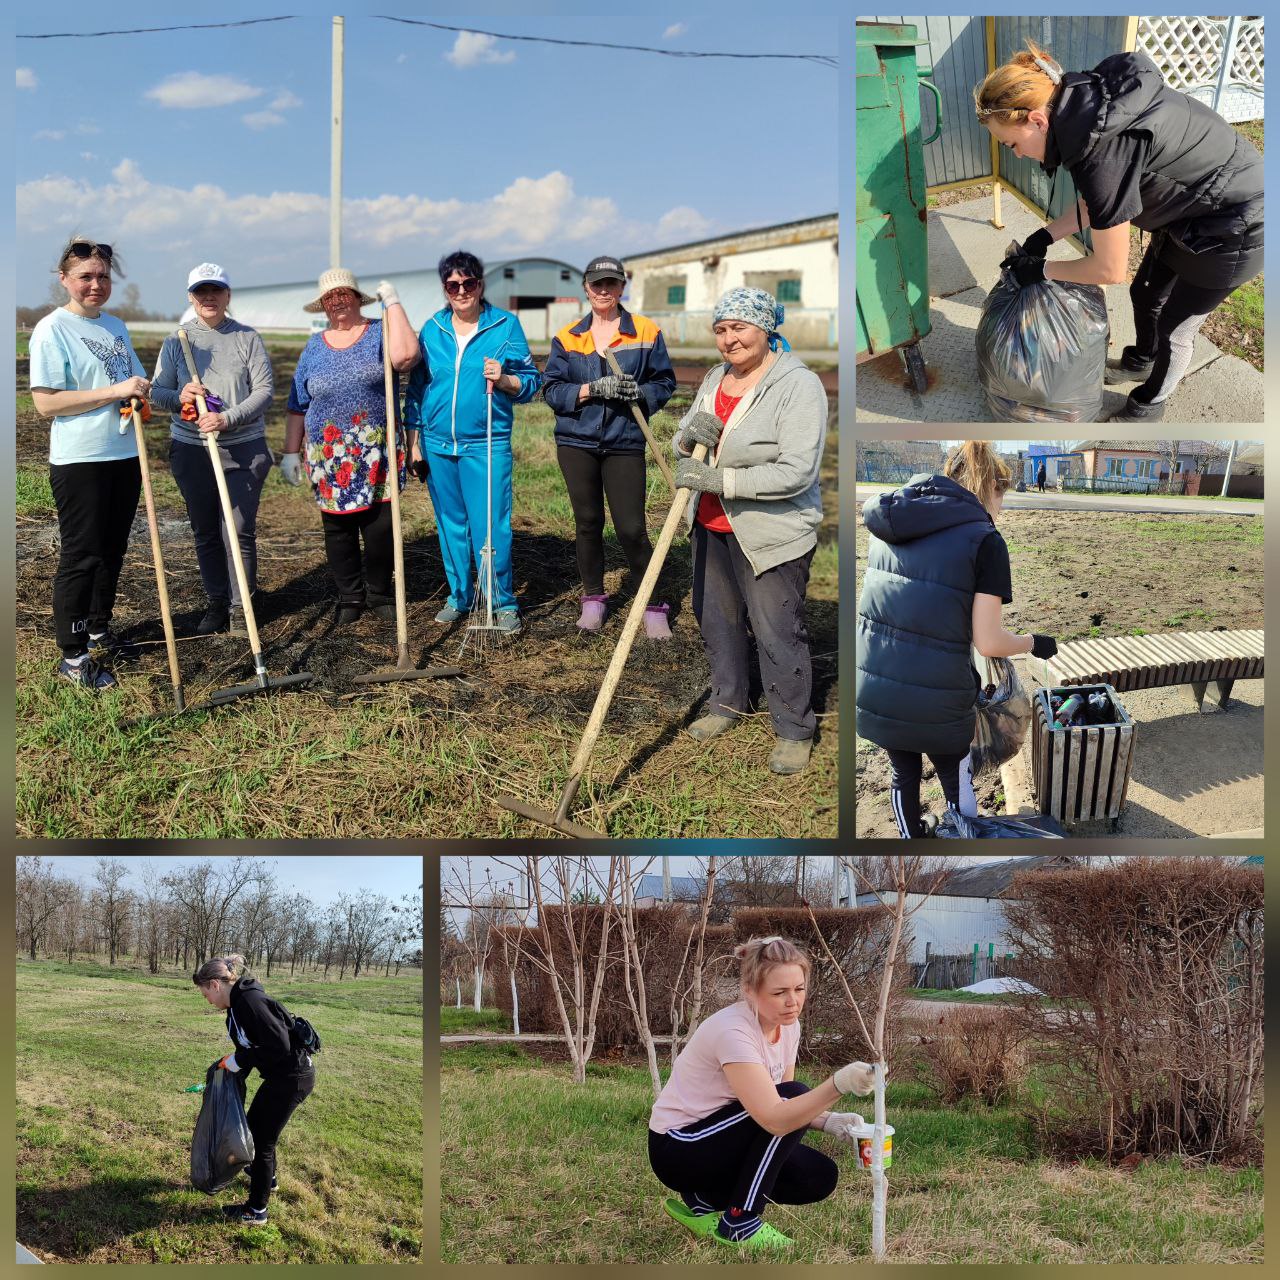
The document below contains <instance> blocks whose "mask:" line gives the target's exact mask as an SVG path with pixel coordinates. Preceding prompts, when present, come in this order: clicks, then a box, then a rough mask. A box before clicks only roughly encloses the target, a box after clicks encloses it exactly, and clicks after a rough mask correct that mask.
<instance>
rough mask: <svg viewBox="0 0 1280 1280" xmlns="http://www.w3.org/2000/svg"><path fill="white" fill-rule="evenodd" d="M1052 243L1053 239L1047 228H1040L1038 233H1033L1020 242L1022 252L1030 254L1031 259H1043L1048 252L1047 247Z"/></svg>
mask: <svg viewBox="0 0 1280 1280" xmlns="http://www.w3.org/2000/svg"><path fill="white" fill-rule="evenodd" d="M1052 243H1053V237H1052V236H1051V235H1050V234H1049V228H1048V227H1041V228H1040V230H1039V231H1033V232H1032V233H1031V235H1029V236H1028V237H1027V238H1026V239H1025V240H1024V241H1023V242H1022V252H1023V253H1025V254H1030V256H1031V257H1033V258H1043V257H1044V256H1045V254H1046V253H1048V252H1049V246H1050V245H1051V244H1052Z"/></svg>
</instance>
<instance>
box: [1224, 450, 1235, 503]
mask: <svg viewBox="0 0 1280 1280" xmlns="http://www.w3.org/2000/svg"><path fill="white" fill-rule="evenodd" d="M1238 443H1239V442H1238V441H1236V440H1233V441H1232V442H1231V448H1230V449H1229V450H1228V451H1227V465H1226V468H1225V469H1224V470H1223V473H1222V496H1223V497H1224V498H1225V497H1226V496H1227V486H1228V485H1229V484H1230V483H1231V468H1232V467H1233V466H1234V465H1235V460H1236V445H1237V444H1238Z"/></svg>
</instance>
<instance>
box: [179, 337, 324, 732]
mask: <svg viewBox="0 0 1280 1280" xmlns="http://www.w3.org/2000/svg"><path fill="white" fill-rule="evenodd" d="M178 341H179V342H180V343H181V344H182V355H183V358H184V359H185V360H186V362H187V376H188V377H189V378H190V379H191V381H192V382H199V381H200V375H199V374H198V373H197V372H196V361H195V357H194V356H193V355H192V354H191V341H190V339H189V338H188V337H187V331H186V330H185V329H181V328H180V329H179V330H178ZM196 407H197V408H198V409H199V410H200V412H201V414H202V415H203V414H205V413H207V412H208V411H209V408H208V405H207V404H206V403H205V398H204V396H202V395H197V396H196ZM203 434H204V440H205V444H206V446H207V447H208V449H209V462H210V463H211V464H212V466H213V478H214V480H215V481H216V483H217V486H218V500H219V501H220V502H221V503H222V520H223V523H224V524H225V525H226V528H227V544H228V545H229V546H230V548H231V563H232V564H233V565H234V566H235V571H236V585H237V586H238V587H239V588H240V600H241V602H242V603H243V605H244V624H245V630H246V631H248V633H249V649H250V651H251V652H252V653H253V670H254V676H255V679H254V681H253V682H252V683H250V684H237V685H232V686H231V687H230V688H228V689H217V690H215V691H214V692H213V693H211V694H210V695H209V705H210V706H214V707H220V706H225V705H226V704H227V703H228V702H234V701H235V700H236V699H237V698H248V697H252V696H253V695H254V694H259V693H271V692H273V691H275V690H277V689H293V688H297V687H298V686H299V685H305V684H310V683H311V681H312V680H314V679H315V676H314V675H313V674H312V673H311V672H310V671H299V672H296V673H295V674H293V675H288V676H268V675H267V666H266V663H265V662H264V661H263V659H262V642H261V641H260V640H259V638H258V622H257V619H256V618H255V617H254V614H253V601H252V599H250V597H249V575H248V574H247V573H246V572H245V568H244V556H243V555H242V554H241V551H240V538H239V536H238V535H237V534H236V518H235V513H234V512H233V511H232V509H231V495H230V493H228V492H227V477H226V476H225V475H224V474H223V471H222V455H221V454H220V453H219V452H218V441H217V438H216V433H215V432H212V431H207V432H204V433H203Z"/></svg>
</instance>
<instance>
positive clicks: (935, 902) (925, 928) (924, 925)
mask: <svg viewBox="0 0 1280 1280" xmlns="http://www.w3.org/2000/svg"><path fill="white" fill-rule="evenodd" d="M888 896H889V895H886V897H888ZM920 900H921V897H920V895H919V894H916V893H909V894H907V909H908V910H910V909H911V908H912V907H914V906H915V904H916V903H918V902H919V901H920ZM875 901H876V896H875V895H874V894H870V893H860V894H859V895H858V905H859V906H860V907H863V906H872V905H874V904H875ZM908 923H909V925H910V927H911V930H912V936H911V946H910V949H909V951H908V953H907V959H908V960H909V961H910V963H912V964H920V963H923V961H924V958H925V944H926V943H928V944H929V950H930V954H931V955H941V956H961V955H968V954H969V952H971V951H972V950H973V944H974V943H975V942H976V943H977V944H978V946H979V947H980V948H981V952H982V954H983V955H984V956H985V955H986V953H987V946H988V944H989V943H994V944H995V948H996V954H997V955H1003V954H1004V952H1005V951H1007V950H1008V940H1007V938H1006V937H1005V930H1006V929H1007V927H1008V922H1007V921H1006V920H1005V914H1004V904H1003V902H1002V900H1001V899H999V898H957V897H950V896H946V895H942V896H939V895H936V894H935V895H934V896H933V897H931V898H930V899H929V900H928V902H926V903H925V904H924V906H922V907H920V909H919V910H918V911H917V912H916V913H915V915H913V916H912V917H911V919H910V921H909V922H908Z"/></svg>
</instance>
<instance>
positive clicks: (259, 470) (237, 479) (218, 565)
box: [169, 437, 271, 605]
mask: <svg viewBox="0 0 1280 1280" xmlns="http://www.w3.org/2000/svg"><path fill="white" fill-rule="evenodd" d="M218 453H219V454H220V455H221V458H222V473H223V475H224V476H226V479H227V496H228V497H229V498H230V499H231V514H232V517H233V519H234V520H235V525H236V533H237V535H238V536H239V539H240V556H241V558H242V559H243V560H244V573H245V577H246V578H247V579H248V580H249V590H250V592H253V591H256V590H257V588H258V500H259V499H260V498H261V496H262V486H263V485H264V484H265V483H266V480H267V472H268V471H270V470H271V450H270V449H268V448H267V442H266V440H264V439H262V438H261V437H259V438H258V439H256V440H242V441H239V442H236V443H233V444H219V446H218ZM169 466H170V468H171V470H172V471H173V478H174V480H175V481H177V485H178V489H179V490H180V491H181V493H182V497H183V499H184V501H185V502H186V504H187V518H188V519H189V520H190V521H191V532H192V533H193V534H195V541H196V561H197V563H198V564H199V565H200V581H201V582H203V583H204V591H205V595H207V596H208V597H209V601H210V603H213V604H224V605H225V604H243V603H244V602H243V601H242V600H241V599H240V584H239V583H238V582H237V581H236V575H235V566H234V564H233V562H232V560H231V543H230V540H229V539H228V537H227V527H226V524H225V522H224V521H223V519H222V502H221V499H220V498H219V497H218V481H217V478H216V477H215V476H214V474H213V459H212V458H211V457H210V456H209V448H208V446H207V445H202V444H188V443H187V442H186V441H184V440H171V441H170V442H169Z"/></svg>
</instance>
